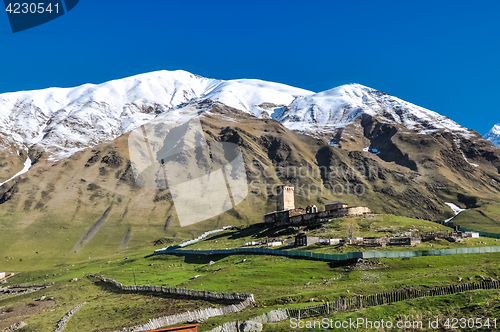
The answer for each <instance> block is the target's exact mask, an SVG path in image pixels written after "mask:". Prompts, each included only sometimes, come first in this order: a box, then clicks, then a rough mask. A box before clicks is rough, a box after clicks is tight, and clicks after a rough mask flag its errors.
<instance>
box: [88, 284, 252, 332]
mask: <svg viewBox="0 0 500 332" xmlns="http://www.w3.org/2000/svg"><path fill="white" fill-rule="evenodd" d="M94 277H96V278H98V279H100V280H102V281H104V282H106V283H109V284H112V285H114V286H116V287H117V288H119V289H121V290H125V291H133V292H154V293H161V294H172V295H176V296H184V297H186V298H189V299H203V300H208V301H210V300H224V301H238V302H239V303H237V304H232V305H229V306H226V307H222V308H207V309H202V310H198V311H194V312H190V311H188V312H184V313H181V314H177V315H171V316H165V317H160V318H155V319H150V320H149V322H147V323H146V324H142V325H139V326H135V327H131V328H129V329H128V330H129V331H133V332H139V331H148V330H153V329H159V328H161V327H164V326H169V325H174V324H178V323H184V322H190V321H198V320H205V319H208V318H210V317H215V316H221V315H227V314H230V313H235V312H239V311H241V310H243V309H245V308H246V307H248V306H249V305H250V304H251V303H254V302H255V300H254V297H253V294H246V293H216V292H209V291H200V290H193V289H186V288H173V287H160V286H150V285H145V286H125V285H123V284H122V283H120V282H117V281H115V280H113V279H109V278H104V277H102V276H99V275H94ZM240 301H241V302H240Z"/></svg>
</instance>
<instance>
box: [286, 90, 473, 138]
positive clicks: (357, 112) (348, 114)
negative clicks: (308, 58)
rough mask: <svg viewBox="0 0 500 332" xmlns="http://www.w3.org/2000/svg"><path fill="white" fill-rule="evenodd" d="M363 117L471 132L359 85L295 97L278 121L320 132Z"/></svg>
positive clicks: (420, 129)
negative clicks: (368, 116)
mask: <svg viewBox="0 0 500 332" xmlns="http://www.w3.org/2000/svg"><path fill="white" fill-rule="evenodd" d="M363 114H365V115H370V116H375V117H377V120H378V121H382V122H387V123H395V124H400V125H402V126H404V127H405V128H406V129H408V130H410V131H415V132H417V133H420V134H429V133H432V132H435V131H437V130H439V129H446V130H450V131H453V132H458V133H461V134H467V133H468V132H469V129H467V128H464V127H462V126H460V125H459V124H458V123H456V122H454V121H452V120H450V119H449V118H447V117H445V116H442V115H440V114H438V113H436V112H433V111H430V110H427V109H425V108H422V107H419V106H416V105H414V104H411V103H408V102H406V101H404V100H401V99H399V98H396V97H393V96H390V95H388V94H385V93H384V92H382V91H377V90H375V89H372V88H369V87H366V86H363V85H360V84H348V85H342V86H339V87H337V88H334V89H331V90H327V91H324V92H320V93H316V94H314V95H308V96H305V97H299V98H296V99H295V100H294V101H293V102H292V103H291V104H290V105H289V106H288V107H287V108H286V109H285V110H284V111H283V112H282V113H281V114H279V116H278V117H277V120H278V121H280V122H281V123H283V125H285V126H286V127H287V128H289V129H292V130H299V131H306V132H307V131H309V132H318V131H319V132H321V131H328V130H332V129H338V128H343V127H345V126H347V125H350V124H352V123H353V122H354V121H355V120H356V119H358V118H360V117H361V116H362V115H363Z"/></svg>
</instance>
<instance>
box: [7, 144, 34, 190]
mask: <svg viewBox="0 0 500 332" xmlns="http://www.w3.org/2000/svg"><path fill="white" fill-rule="evenodd" d="M18 154H19V152H18ZM30 167H31V159H30V157H28V158H27V159H26V161H25V162H24V168H23V169H22V170H20V171H19V172H17V173H16V175H14V176H13V177H11V178H10V179H8V180H7V181H5V182H2V183H0V187H1V186H3V185H4V184H6V183H7V182H9V181H12V180H14V179H15V178H17V177H18V176H20V175H23V174H24V173H26V172H28V171H29V170H30Z"/></svg>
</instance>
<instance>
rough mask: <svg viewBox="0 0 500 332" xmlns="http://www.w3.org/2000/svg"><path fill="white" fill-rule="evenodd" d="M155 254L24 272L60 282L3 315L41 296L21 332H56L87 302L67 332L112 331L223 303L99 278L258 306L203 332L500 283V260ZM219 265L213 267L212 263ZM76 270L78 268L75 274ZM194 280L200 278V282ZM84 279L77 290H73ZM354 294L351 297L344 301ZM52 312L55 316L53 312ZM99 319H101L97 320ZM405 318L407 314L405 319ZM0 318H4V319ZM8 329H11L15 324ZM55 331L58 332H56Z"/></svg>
mask: <svg viewBox="0 0 500 332" xmlns="http://www.w3.org/2000/svg"><path fill="white" fill-rule="evenodd" d="M153 249H155V248H154V247H150V248H147V250H143V251H142V252H137V253H136V254H130V255H129V256H125V257H124V256H121V257H119V258H118V257H115V258H114V259H109V260H108V259H105V260H95V259H91V260H89V261H88V262H85V263H80V264H57V265H56V266H54V265H52V264H48V265H46V267H45V268H44V269H41V270H31V271H26V272H22V273H20V274H18V275H16V276H15V277H14V278H12V279H10V280H9V284H14V283H42V282H55V284H54V285H53V286H51V287H50V288H48V289H46V290H42V291H39V292H37V293H32V294H29V295H22V296H19V297H10V298H7V299H6V298H2V297H0V307H4V308H2V309H0V312H1V311H2V310H3V311H5V310H7V309H8V308H9V307H16V306H20V305H23V304H25V305H27V304H28V303H35V304H38V303H39V302H34V301H33V299H37V298H40V297H41V296H42V295H46V296H47V297H54V300H55V303H54V304H53V305H52V306H51V307H50V309H49V310H45V311H41V312H38V313H35V314H33V315H32V316H30V317H23V318H22V319H23V320H24V321H25V322H27V323H28V324H30V326H31V327H29V328H26V329H24V330H21V331H52V329H53V326H54V324H55V322H57V320H58V319H59V318H60V317H62V316H63V315H64V314H65V313H66V312H67V311H69V310H70V309H71V308H73V307H74V306H76V305H77V304H79V303H82V302H84V301H86V302H88V304H87V305H85V306H84V307H83V308H82V309H81V310H80V311H79V312H78V313H77V314H75V316H74V317H73V318H72V319H71V320H70V323H69V325H68V331H77V330H78V328H80V329H83V330H85V331H96V332H97V331H109V330H115V329H121V327H122V326H131V325H137V324H140V323H143V322H145V321H147V319H148V318H152V317H153V316H154V317H158V316H163V315H168V314H172V313H175V312H179V311H180V310H184V309H188V310H193V309H194V308H201V307H207V306H217V305H219V304H217V303H211V304H209V303H204V302H189V301H183V300H179V299H169V298H168V297H161V296H160V297H158V296H151V295H149V294H137V295H129V294H122V293H120V292H117V291H116V290H115V289H113V288H110V287H108V286H105V285H103V284H102V283H100V282H99V281H98V280H96V279H93V278H91V277H88V278H87V277H85V276H87V275H89V274H93V273H100V274H101V275H103V276H106V277H109V278H113V279H116V280H118V281H120V282H122V283H124V284H129V285H133V284H134V273H135V280H136V282H137V284H151V285H168V286H172V287H174V286H177V287H186V288H191V289H200V290H210V291H224V292H248V293H253V294H255V299H256V301H257V302H256V305H255V306H254V307H250V308H248V309H246V310H245V311H244V312H242V313H240V314H232V315H229V316H227V317H226V316H224V317H219V318H212V319H210V320H209V321H207V322H206V323H204V325H203V329H202V331H204V330H206V329H208V328H210V327H214V326H216V325H217V324H220V323H222V322H225V321H230V320H235V319H244V318H245V317H255V316H257V315H259V314H261V313H262V312H265V311H269V310H272V309H273V308H278V307H281V308H283V307H293V306H306V305H311V302H310V299H314V302H322V301H323V300H325V301H326V300H333V299H336V298H339V297H345V296H356V295H357V294H365V295H366V294H373V293H375V292H382V291H391V290H396V289H401V288H405V287H417V288H419V287H422V288H425V287H436V286H443V285H448V284H456V283H460V281H459V277H460V278H462V281H461V282H462V283H464V282H465V283H467V282H475V281H476V282H477V281H480V280H481V277H480V276H482V277H484V278H488V277H493V278H495V279H496V278H499V276H500V265H499V264H498V262H499V261H500V254H498V253H495V254H482V255H481V254H475V255H461V256H440V257H415V258H409V259H399V258H398V259H373V260H368V261H366V262H364V263H360V264H355V265H346V264H345V263H339V264H335V263H328V262H322V261H312V260H299V259H290V258H285V257H272V256H261V255H234V256H201V255H200V256H194V255H187V256H183V255H158V256H148V255H149V254H150V253H151V252H152V250H153ZM211 261H212V262H213V263H210V262H211ZM73 265H74V266H73ZM195 276H199V277H197V278H194V277H195ZM75 277H77V278H79V281H77V282H75V283H70V282H68V281H69V280H70V279H72V278H75ZM346 290H349V293H348V294H347V293H346ZM52 309H54V310H53V311H52ZM96 311H97V312H99V314H98V315H96V314H95V312H96ZM402 312H404V310H403V311H402ZM0 314H1V313H0ZM9 322H10V321H9ZM51 328H52V329H51Z"/></svg>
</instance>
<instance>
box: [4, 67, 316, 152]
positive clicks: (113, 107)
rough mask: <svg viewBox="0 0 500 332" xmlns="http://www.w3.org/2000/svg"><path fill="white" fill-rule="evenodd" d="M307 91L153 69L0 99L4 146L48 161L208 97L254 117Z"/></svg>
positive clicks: (279, 85)
mask: <svg viewBox="0 0 500 332" xmlns="http://www.w3.org/2000/svg"><path fill="white" fill-rule="evenodd" d="M308 94H312V92H310V91H307V90H303V89H298V88H294V87H290V86H286V85H284V84H278V83H272V82H265V81H259V80H244V79H242V80H230V81H222V80H215V79H208V78H204V77H200V76H197V75H193V74H191V73H188V72H185V71H158V72H152V73H147V74H141V75H136V76H132V77H128V78H124V79H119V80H114V81H110V82H106V83H103V84H99V85H94V84H85V85H82V86H79V87H76V88H49V89H44V90H36V91H22V92H14V93H4V94H1V95H0V128H1V132H0V139H2V141H3V144H2V145H3V146H4V147H5V146H9V145H14V146H17V148H26V147H29V146H32V145H33V144H37V145H39V146H41V147H42V148H43V149H44V150H46V151H49V152H51V153H52V157H53V159H60V158H64V157H67V156H69V155H72V154H73V153H74V152H76V151H79V150H81V149H84V148H87V147H91V146H95V145H97V144H99V143H101V142H103V141H107V140H111V139H115V138H116V137H118V136H120V135H122V134H124V133H126V132H128V131H130V130H133V129H135V128H137V127H138V126H140V125H142V124H144V123H146V122H149V121H151V120H152V119H154V118H155V117H156V115H158V114H160V113H164V112H165V111H167V110H169V109H172V108H174V107H176V106H178V105H181V104H185V103H187V102H193V101H199V100H203V99H212V100H214V101H220V102H222V103H224V104H226V105H228V106H231V107H234V108H237V109H240V110H242V111H244V112H249V113H252V114H255V115H257V116H261V115H263V113H271V112H273V111H274V109H275V108H279V107H285V106H286V105H288V104H290V103H291V102H292V101H293V100H294V99H295V97H296V96H300V95H308Z"/></svg>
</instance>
